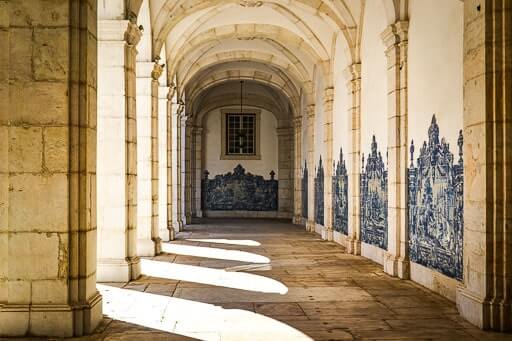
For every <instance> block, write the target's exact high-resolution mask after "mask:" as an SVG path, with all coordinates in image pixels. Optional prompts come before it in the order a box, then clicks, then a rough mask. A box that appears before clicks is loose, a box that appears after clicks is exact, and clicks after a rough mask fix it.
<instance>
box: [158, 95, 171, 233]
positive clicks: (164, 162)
mask: <svg viewBox="0 0 512 341" xmlns="http://www.w3.org/2000/svg"><path fill="white" fill-rule="evenodd" d="M168 94H169V87H167V86H159V88H158V119H157V121H158V236H159V237H160V239H161V240H162V241H169V240H172V238H171V237H172V229H171V228H172V226H169V215H168V205H169V204H170V203H169V202H168V200H169V198H168V186H169V184H168V181H169V179H168V168H167V167H169V160H168V159H169V157H168V150H167V148H168V141H169V140H168V134H170V132H168V131H167V125H168V120H169V118H170V117H169V115H168V114H167V113H168V108H167V107H168V103H167V95H168Z"/></svg>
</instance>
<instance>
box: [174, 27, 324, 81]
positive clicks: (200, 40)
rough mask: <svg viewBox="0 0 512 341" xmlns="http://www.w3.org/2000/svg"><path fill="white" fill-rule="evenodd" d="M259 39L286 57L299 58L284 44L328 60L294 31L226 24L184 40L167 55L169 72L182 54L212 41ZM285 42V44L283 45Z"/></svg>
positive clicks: (312, 58) (316, 58)
mask: <svg viewBox="0 0 512 341" xmlns="http://www.w3.org/2000/svg"><path fill="white" fill-rule="evenodd" d="M230 38H236V39H242V40H243V39H251V40H252V39H259V40H264V41H267V42H271V43H272V44H273V46H274V47H276V48H277V49H279V50H280V51H281V52H283V53H284V54H285V55H286V56H287V57H290V58H292V59H295V60H298V59H299V58H298V57H297V56H296V55H295V54H294V53H293V52H292V51H291V50H290V49H288V48H287V47H286V46H294V47H296V48H297V49H299V50H302V51H304V52H305V53H306V54H307V55H308V56H309V57H310V58H311V60H312V61H313V62H318V63H319V62H321V61H324V60H329V56H328V55H323V56H321V55H319V54H318V53H317V51H315V50H314V48H313V46H312V45H310V44H309V43H308V42H307V41H305V40H304V39H303V38H302V37H299V36H298V35H296V34H295V33H293V32H291V31H288V30H285V29H283V28H281V27H279V26H271V25H261V24H237V25H226V26H222V27H216V28H212V29H210V30H207V31H204V32H201V33H200V34H198V35H196V36H194V37H193V38H192V39H190V40H189V41H187V42H186V44H184V45H183V46H180V47H179V48H177V49H176V51H177V53H176V54H175V53H171V54H169V55H168V56H167V58H168V60H170V61H171V62H170V64H169V72H170V75H173V74H174V73H175V72H176V70H177V69H178V65H179V64H180V63H181V60H182V59H183V57H184V56H186V55H189V54H190V53H191V51H193V50H197V49H199V48H202V47H203V48H204V47H205V46H208V45H210V46H211V45H212V41H214V42H217V43H221V42H222V40H224V39H230ZM285 44H286V45H285Z"/></svg>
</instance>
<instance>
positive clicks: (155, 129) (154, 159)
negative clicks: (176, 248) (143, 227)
mask: <svg viewBox="0 0 512 341" xmlns="http://www.w3.org/2000/svg"><path fill="white" fill-rule="evenodd" d="M163 69H164V67H163V65H160V64H159V63H158V60H157V61H156V62H155V63H154V64H153V70H152V71H151V240H152V241H153V249H154V251H153V252H154V254H159V253H160V252H161V249H162V245H161V241H162V239H161V238H160V231H159V228H160V225H159V220H160V217H159V209H160V207H159V201H160V197H159V181H160V179H159V175H160V169H159V163H160V159H159V158H158V156H159V154H160V152H159V140H160V135H159V122H158V120H159V108H158V105H159V96H158V90H159V88H160V84H159V82H158V79H159V78H160V76H161V75H162V72H163ZM163 139H164V140H165V135H164V136H163ZM163 198H165V197H162V199H163Z"/></svg>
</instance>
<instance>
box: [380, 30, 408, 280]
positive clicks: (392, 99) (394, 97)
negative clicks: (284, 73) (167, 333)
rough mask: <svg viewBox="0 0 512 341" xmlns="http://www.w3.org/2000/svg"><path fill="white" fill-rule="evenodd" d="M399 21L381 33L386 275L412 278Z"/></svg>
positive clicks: (402, 42)
mask: <svg viewBox="0 0 512 341" xmlns="http://www.w3.org/2000/svg"><path fill="white" fill-rule="evenodd" d="M408 27H409V22H407V21H399V22H397V23H395V24H392V25H390V26H388V27H387V28H386V30H384V32H382V35H381V37H382V40H383V42H384V45H385V46H386V56H387V60H388V68H387V70H388V113H387V116H388V250H387V252H386V254H385V257H384V271H385V272H386V273H388V274H390V275H391V276H398V277H400V278H404V279H407V278H409V231H408V225H407V224H408V213H407V193H408V192H407V186H408V181H407V161H408V152H409V150H408V148H407V147H408V143H407V140H408V138H407V136H408V135H407V123H408V118H407V115H408V112H407V44H408V42H407V31H408Z"/></svg>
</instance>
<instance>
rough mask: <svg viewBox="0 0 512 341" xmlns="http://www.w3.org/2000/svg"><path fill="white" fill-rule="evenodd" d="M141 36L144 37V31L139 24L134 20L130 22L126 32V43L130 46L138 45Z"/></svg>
mask: <svg viewBox="0 0 512 341" xmlns="http://www.w3.org/2000/svg"><path fill="white" fill-rule="evenodd" d="M140 38H142V31H141V30H140V28H139V26H137V25H136V24H134V23H132V22H128V27H127V28H126V31H125V32H124V40H125V41H126V43H127V44H128V45H130V46H136V45H137V44H138V43H139V41H140Z"/></svg>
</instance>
